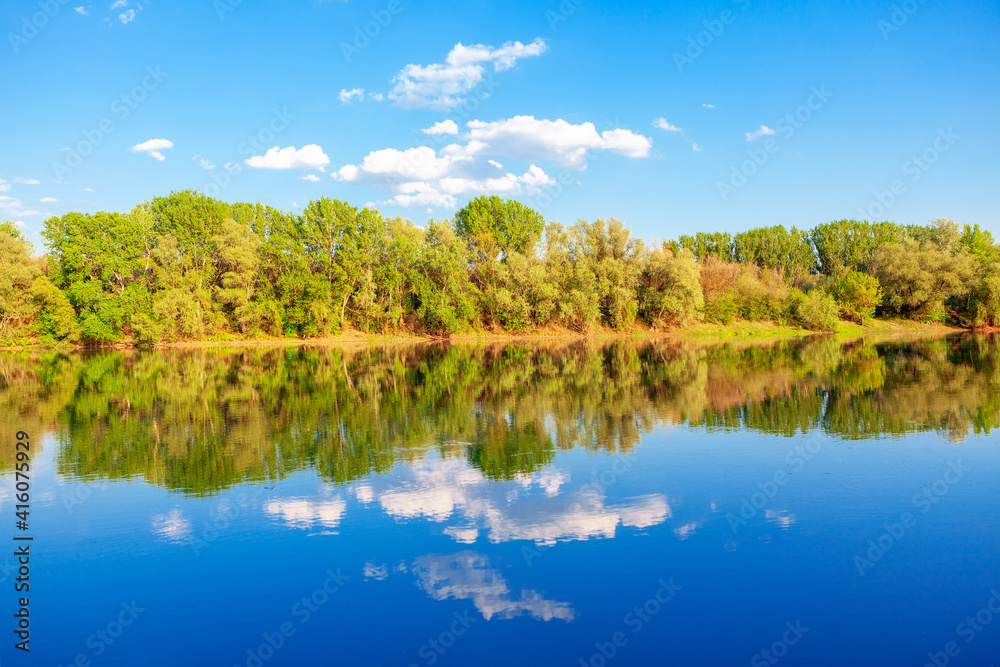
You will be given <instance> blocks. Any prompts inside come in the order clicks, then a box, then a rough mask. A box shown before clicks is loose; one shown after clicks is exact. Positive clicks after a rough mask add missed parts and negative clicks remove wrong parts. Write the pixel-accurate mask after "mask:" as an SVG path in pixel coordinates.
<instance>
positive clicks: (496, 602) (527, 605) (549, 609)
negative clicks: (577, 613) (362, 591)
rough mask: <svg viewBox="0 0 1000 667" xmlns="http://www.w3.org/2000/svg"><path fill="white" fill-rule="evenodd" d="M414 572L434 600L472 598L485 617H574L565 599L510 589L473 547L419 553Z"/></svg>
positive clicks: (565, 619) (487, 618) (497, 572)
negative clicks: (462, 549) (423, 554)
mask: <svg viewBox="0 0 1000 667" xmlns="http://www.w3.org/2000/svg"><path fill="white" fill-rule="evenodd" d="M413 573H414V574H416V576H417V581H418V583H419V585H420V588H422V589H423V590H424V591H425V592H426V593H427V594H428V595H429V596H430V597H431V598H433V599H434V600H446V599H448V598H455V599H458V600H472V604H474V605H475V606H476V610H477V611H479V613H480V614H482V616H483V618H484V619H486V620H487V621H488V620H490V619H491V618H493V617H494V616H495V617H497V618H502V619H508V618H514V617H515V616H520V615H522V614H529V615H531V617H532V618H535V619H539V620H543V621H550V620H552V619H554V618H558V619H562V620H564V621H567V622H568V621H572V620H573V615H574V614H573V608H572V607H571V606H570V604H569V603H568V602H557V601H555V600H548V599H546V598H544V597H543V596H542V595H541V594H540V593H538V592H537V591H535V590H531V589H525V590H522V591H521V592H520V594H515V593H513V592H512V591H511V590H510V586H508V584H507V580H506V579H504V578H503V576H502V575H501V574H500V572H499V571H498V570H495V569H493V568H491V567H490V561H489V559H488V558H487V557H486V556H484V555H482V554H480V553H477V552H475V551H460V552H459V553H456V554H452V555H444V556H441V555H427V556H421V557H420V558H417V560H416V562H414V564H413Z"/></svg>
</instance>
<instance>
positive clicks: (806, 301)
mask: <svg viewBox="0 0 1000 667" xmlns="http://www.w3.org/2000/svg"><path fill="white" fill-rule="evenodd" d="M789 301H790V302H791V304H792V311H793V315H794V317H795V319H796V320H797V321H798V323H799V324H800V325H802V326H803V327H805V328H806V329H812V330H813V331H836V330H837V322H838V319H837V315H838V313H839V311H840V307H839V306H838V305H837V302H836V300H834V298H833V297H832V296H830V295H829V294H828V293H827V292H826V291H824V290H821V289H814V290H813V291H811V292H809V293H808V294H803V293H802V292H801V291H800V290H798V289H795V288H792V293H791V295H790V299H789Z"/></svg>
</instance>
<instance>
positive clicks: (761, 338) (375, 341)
mask: <svg viewBox="0 0 1000 667" xmlns="http://www.w3.org/2000/svg"><path fill="white" fill-rule="evenodd" d="M991 331H997V329H965V328H960V327H953V326H949V325H944V324H936V323H933V324H926V323H922V322H915V321H911V320H881V319H873V320H871V321H870V322H869V323H868V324H864V325H859V324H855V323H853V322H848V321H842V322H841V324H840V326H839V327H838V329H837V331H834V332H825V331H813V330H810V329H803V328H801V327H794V326H789V325H782V324H775V323H773V322H768V321H738V322H733V323H731V324H728V325H724V324H711V323H704V322H702V323H698V324H694V325H691V326H687V327H678V328H675V329H668V330H663V331H657V330H652V329H640V328H635V329H631V330H629V331H615V330H613V329H607V328H604V327H600V328H595V329H594V330H591V331H589V332H587V333H580V332H577V331H572V330H568V329H566V330H563V329H543V330H538V331H530V332H525V333H507V332H501V333H497V332H492V331H474V332H467V333H462V334H453V335H451V336H448V337H440V336H430V335H426V334H416V333H407V332H400V333H395V334H366V333H364V332H360V331H355V330H349V331H345V332H342V333H340V334H335V335H330V336H322V337H316V338H271V337H266V338H264V337H262V338H233V339H223V340H177V341H160V342H156V343H153V344H151V345H143V344H137V343H135V342H132V341H121V342H118V343H112V344H109V345H79V344H66V345H42V344H27V345H6V346H0V351H2V352H32V351H41V350H62V351H73V352H86V351H112V350H190V349H211V348H257V347H336V346H375V345H386V344H433V343H446V344H469V343H514V342H535V341H538V342H542V341H581V340H587V341H599V340H653V339H657V340H662V339H673V340H677V341H681V342H700V343H709V344H713V343H729V342H736V341H740V342H772V341H779V340H792V339H799V338H808V337H811V336H837V337H840V338H844V339H847V340H850V339H857V338H865V337H870V336H878V337H883V336H885V337H897V336H907V335H913V336H943V335H949V334H957V333H989V332H991Z"/></svg>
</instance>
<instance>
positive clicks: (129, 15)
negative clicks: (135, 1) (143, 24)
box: [118, 9, 135, 23]
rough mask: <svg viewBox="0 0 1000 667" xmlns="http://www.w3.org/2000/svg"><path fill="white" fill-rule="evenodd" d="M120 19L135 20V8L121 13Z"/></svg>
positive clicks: (122, 20) (129, 21)
mask: <svg viewBox="0 0 1000 667" xmlns="http://www.w3.org/2000/svg"><path fill="white" fill-rule="evenodd" d="M118 20H119V21H121V22H122V23H131V22H132V21H134V20H135V10H134V9H129V10H128V11H126V12H125V13H123V14H119V15H118Z"/></svg>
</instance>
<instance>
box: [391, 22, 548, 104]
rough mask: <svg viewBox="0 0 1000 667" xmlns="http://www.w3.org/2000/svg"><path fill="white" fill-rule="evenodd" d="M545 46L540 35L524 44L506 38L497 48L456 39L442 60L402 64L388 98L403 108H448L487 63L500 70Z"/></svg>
mask: <svg viewBox="0 0 1000 667" xmlns="http://www.w3.org/2000/svg"><path fill="white" fill-rule="evenodd" d="M546 48H547V47H546V45H545V41H544V40H542V39H540V38H539V39H536V40H535V41H534V42H531V43H530V44H527V45H525V44H522V43H521V42H507V43H506V44H504V45H503V46H502V47H500V48H499V49H497V48H494V47H492V46H484V45H482V44H473V45H471V46H465V45H463V44H462V43H461V42H460V43H458V44H456V45H455V47H454V48H453V49H452V50H451V51H450V52H449V53H448V56H447V57H446V58H445V62H444V63H434V64H431V65H414V64H410V65H407V66H406V67H404V68H403V69H402V70H401V71H400V72H399V74H397V75H396V77H395V78H394V79H393V82H394V83H395V86H394V87H393V89H392V91H391V92H390V93H389V99H391V100H392V101H393V102H394V103H395V104H396V106H399V107H402V108H404V109H418V108H421V107H430V108H432V109H438V110H442V111H445V110H448V109H452V108H454V107H456V106H458V105H459V104H461V103H462V102H463V101H464V97H463V95H465V94H466V93H468V92H469V91H471V90H472V89H473V88H475V87H476V86H477V85H478V84H479V82H480V81H482V79H483V74H484V73H485V72H486V66H487V65H490V64H492V65H493V70H494V71H497V72H502V71H504V70H507V69H510V68H511V67H513V66H514V64H515V63H516V62H517V60H518V59H520V58H529V57H532V56H538V55H541V54H542V53H544V52H545V50H546Z"/></svg>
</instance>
